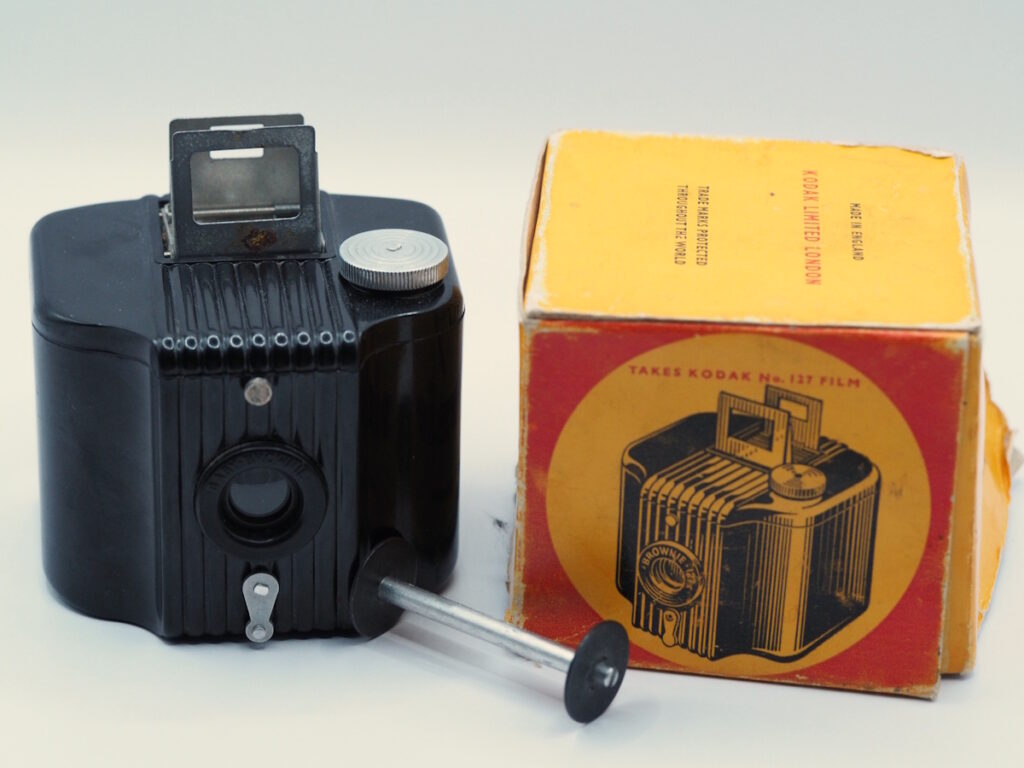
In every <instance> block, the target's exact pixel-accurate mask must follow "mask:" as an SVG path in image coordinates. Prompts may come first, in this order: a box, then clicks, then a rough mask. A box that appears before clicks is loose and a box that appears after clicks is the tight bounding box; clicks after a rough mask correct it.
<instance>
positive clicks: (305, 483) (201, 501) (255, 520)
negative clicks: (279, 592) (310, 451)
mask: <svg viewBox="0 0 1024 768" xmlns="http://www.w3.org/2000/svg"><path fill="white" fill-rule="evenodd" d="M195 503H196V513H197V515H198V517H199V524H200V525H201V526H202V529H203V533H205V534H206V535H207V536H208V537H210V539H212V540H213V541H214V542H216V543H217V544H218V545H219V546H220V548H221V549H223V550H224V551H225V552H229V553H231V554H233V555H235V556H237V557H245V558H268V557H274V558H277V557H285V556H286V555H289V554H291V553H293V552H296V551H298V550H299V549H300V548H302V547H303V546H305V545H306V544H308V543H309V541H310V539H312V538H313V536H315V535H316V532H317V531H318V530H319V529H320V525H321V524H322V523H323V521H324V516H325V514H326V513H327V487H326V484H325V482H324V478H323V474H322V472H321V471H320V468H319V466H318V465H317V464H316V462H314V461H313V460H312V459H311V458H309V456H307V455H306V454H304V453H302V452H301V451H299V450H297V449H296V448H294V447H292V446H289V445H283V444H281V443H244V444H242V445H238V446H235V447H234V448H230V449H229V450H227V451H224V452H223V453H222V454H220V455H219V456H217V457H216V458H215V459H214V460H213V461H211V462H210V463H209V464H208V465H207V466H206V468H205V469H204V470H203V472H202V473H201V474H200V476H199V479H198V481H197V483H196V500H195Z"/></svg>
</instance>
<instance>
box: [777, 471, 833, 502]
mask: <svg viewBox="0 0 1024 768" xmlns="http://www.w3.org/2000/svg"><path fill="white" fill-rule="evenodd" d="M825 480H826V477H825V473H824V472H822V471H821V470H820V469H818V468H817V467H812V466H810V465H808V464H780V465H779V466H777V467H775V468H774V469H773V470H772V471H771V474H770V475H769V476H768V482H769V484H770V485H771V488H772V490H773V491H775V493H777V494H779V496H782V497H783V498H786V499H796V500H799V501H808V500H810V499H817V498H819V497H821V496H824V495H825Z"/></svg>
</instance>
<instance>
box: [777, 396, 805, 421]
mask: <svg viewBox="0 0 1024 768" xmlns="http://www.w3.org/2000/svg"><path fill="white" fill-rule="evenodd" d="M778 407H779V408H781V409H782V410H784V411H786V412H788V413H789V415H790V416H792V417H793V418H794V419H799V420H800V421H807V417H808V416H809V412H808V409H807V405H806V404H805V403H798V402H796V401H795V400H786V399H785V398H782V399H781V400H779V406H778Z"/></svg>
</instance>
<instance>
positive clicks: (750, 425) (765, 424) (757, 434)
mask: <svg viewBox="0 0 1024 768" xmlns="http://www.w3.org/2000/svg"><path fill="white" fill-rule="evenodd" d="M726 431H727V434H728V435H729V437H731V438H733V439H735V440H740V441H742V442H744V443H749V444H751V445H755V446H757V447H758V448H763V449H764V450H771V448H772V440H773V438H774V436H775V421H774V420H772V419H765V418H762V417H760V416H755V415H752V414H751V413H750V412H749V411H740V410H737V409H735V408H730V409H729V421H728V426H727V427H726Z"/></svg>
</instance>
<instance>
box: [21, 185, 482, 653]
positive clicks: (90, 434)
mask: <svg viewBox="0 0 1024 768" xmlns="http://www.w3.org/2000/svg"><path fill="white" fill-rule="evenodd" d="M164 202H166V201H165V200H161V199H160V198H157V197H152V196H151V197H144V198H142V199H141V200H136V201H127V202H118V203H107V204H102V205H94V206H88V207H84V208H77V209H72V210H68V211H61V212H57V213H54V214H51V215H49V216H47V217H45V218H43V219H42V220H41V221H40V222H39V223H38V224H37V225H36V227H35V229H34V230H33V233H32V274H33V289H34V301H35V303H34V314H33V326H34V330H35V352H36V377H37V381H36V387H37V403H38V418H39V451H40V484H41V505H42V521H43V550H44V568H45V571H46V574H47V577H48V579H49V580H50V583H51V584H52V585H53V587H54V589H55V590H56V592H57V593H58V594H59V595H60V596H61V597H62V598H63V599H64V600H65V601H66V602H67V603H69V604H70V605H71V606H72V607H74V608H76V609H77V610H80V611H82V612H84V613H87V614H90V615H94V616H98V617H102V618H107V619H114V620H119V621H125V622H129V623H132V624H137V625H139V626H142V627H145V628H146V629H149V630H150V631H152V632H154V633H156V634H158V635H160V636H163V637H168V638H177V637H191V638H216V637H228V636H241V635H242V634H243V632H244V628H245V624H246V605H245V600H244V597H243V592H242V583H243V581H244V580H245V579H246V577H247V576H248V575H250V574H251V573H253V572H256V571H261V572H267V573H271V574H273V575H274V577H275V578H276V579H277V581H278V583H279V584H280V594H279V596H278V597H277V601H276V606H275V615H276V619H275V622H276V626H277V631H278V632H279V633H291V632H297V633H306V632H328V633H334V632H340V633H348V632H351V631H353V628H352V624H351V619H350V614H349V606H348V599H349V598H348V596H349V591H350V581H351V579H352V578H353V576H354V573H355V570H356V567H357V564H358V563H359V562H360V559H361V557H363V556H364V555H365V553H366V552H367V551H369V549H370V548H371V547H372V546H373V545H374V544H375V543H377V542H378V541H379V540H381V539H383V538H386V537H388V536H391V535H394V534H398V535H400V536H401V537H402V538H404V539H405V540H406V541H408V542H409V543H410V544H412V545H413V547H414V548H415V550H416V553H417V557H418V564H419V573H418V577H417V581H418V583H419V584H420V585H421V586H424V587H426V588H428V589H432V590H436V589H439V588H440V587H441V586H442V585H443V584H444V582H445V581H446V580H447V579H448V577H449V576H450V574H451V572H452V569H453V568H454V564H455V557H456V524H457V506H458V468H459V459H458V456H459V400H460V375H461V349H462V317H463V312H464V305H463V300H462V294H461V291H460V289H459V285H458V279H457V276H456V274H455V270H454V268H450V269H449V270H448V273H447V275H446V276H445V277H444V279H443V280H442V281H440V282H439V283H437V284H436V285H433V286H431V287H429V288H426V289H422V290H419V291H408V292H395V293H384V292H377V291H370V290H365V289H362V288H359V287H356V286H354V285H352V284H350V283H348V282H346V281H345V280H344V279H343V278H342V277H341V267H340V264H339V261H340V259H339V257H338V255H337V254H338V247H339V245H340V244H341V243H342V242H343V241H344V240H345V239H346V238H348V237H350V236H352V235H354V234H358V233H360V232H364V231H369V230H374V229H384V228H394V227H401V228H405V229H411V230H418V231H420V232H425V233H427V234H430V235H433V236H434V237H437V238H439V239H441V240H442V241H445V242H446V237H445V233H444V227H443V224H442V222H441V220H440V217H439V216H438V215H437V213H436V212H434V211H433V210H432V209H430V208H429V207H427V206H425V205H422V204H420V203H415V202H411V201H404V200H389V199H380V198H369V197H356V196H345V195H330V194H327V193H320V210H321V214H322V222H321V227H322V233H323V240H324V249H323V251H322V252H321V253H319V254H317V253H312V254H306V255H303V256H301V257H300V256H295V255H280V254H278V255H258V254H256V255H253V256H244V255H241V256H240V255H235V256H232V257H230V258H224V257H222V258H216V259H180V258H179V259H175V258H171V257H170V256H169V255H168V254H167V252H166V250H167V249H166V245H167V244H166V240H165V231H164V230H163V229H162V227H161V223H160V218H159V210H160V206H161V205H162V204H163V203H164ZM254 379H260V380H262V381H263V382H264V383H265V384H267V385H269V390H268V391H270V392H272V395H271V396H270V398H269V400H268V401H267V402H265V403H261V404H254V402H252V401H251V400H250V398H248V397H247V395H246V387H247V385H249V384H250V383H251V382H252V381H253V380H254ZM257 402H258V401H257ZM246 470H253V471H256V472H263V473H267V472H272V473H275V476H277V475H282V476H285V477H286V478H287V488H289V489H290V490H289V491H288V493H289V494H290V495H289V497H288V498H289V499H290V500H289V502H288V506H287V508H282V509H283V510H284V512H287V514H285V515H284V516H283V517H282V518H281V519H280V520H276V521H275V520H270V521H269V522H267V524H265V525H264V522H266V521H262V520H257V521H255V522H253V521H251V520H248V518H246V520H245V521H243V523H239V519H240V518H239V517H238V516H237V515H234V514H233V513H229V512H228V511H225V510H226V509H227V507H228V506H229V493H228V491H229V486H230V480H231V479H232V478H233V477H238V476H240V475H241V473H243V472H245V471H246ZM282 514H283V513H282ZM289 515H290V517H289Z"/></svg>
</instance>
